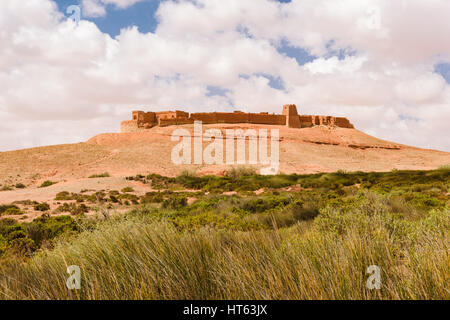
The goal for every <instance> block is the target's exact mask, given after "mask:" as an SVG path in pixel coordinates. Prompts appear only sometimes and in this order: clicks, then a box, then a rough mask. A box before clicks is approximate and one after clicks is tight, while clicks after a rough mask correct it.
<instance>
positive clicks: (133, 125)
mask: <svg viewBox="0 0 450 320" xmlns="http://www.w3.org/2000/svg"><path fill="white" fill-rule="evenodd" d="M138 131H140V129H139V127H138V122H137V120H129V121H122V123H121V124H120V132H122V133H129V132H138Z"/></svg>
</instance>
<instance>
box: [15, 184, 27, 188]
mask: <svg viewBox="0 0 450 320" xmlns="http://www.w3.org/2000/svg"><path fill="white" fill-rule="evenodd" d="M16 188H17V189H24V188H25V185H24V184H23V183H17V184H16Z"/></svg>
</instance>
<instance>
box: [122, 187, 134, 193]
mask: <svg viewBox="0 0 450 320" xmlns="http://www.w3.org/2000/svg"><path fill="white" fill-rule="evenodd" d="M120 191H121V192H123V193H128V192H134V189H133V188H132V187H125V188H123V189H122V190H120Z"/></svg>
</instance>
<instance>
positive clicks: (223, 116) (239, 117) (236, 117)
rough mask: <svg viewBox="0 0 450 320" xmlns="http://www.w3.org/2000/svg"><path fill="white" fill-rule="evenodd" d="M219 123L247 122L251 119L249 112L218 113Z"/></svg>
mask: <svg viewBox="0 0 450 320" xmlns="http://www.w3.org/2000/svg"><path fill="white" fill-rule="evenodd" d="M216 120H217V123H247V122H248V121H249V114H248V113H242V112H235V113H225V112H223V113H222V112H221V113H216Z"/></svg>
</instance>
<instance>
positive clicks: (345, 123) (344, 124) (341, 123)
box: [336, 117, 355, 129]
mask: <svg viewBox="0 0 450 320" xmlns="http://www.w3.org/2000/svg"><path fill="white" fill-rule="evenodd" d="M336 126H338V127H341V128H348V129H354V128H355V127H354V126H353V125H352V124H351V123H350V121H349V120H348V119H347V118H343V117H336Z"/></svg>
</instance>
